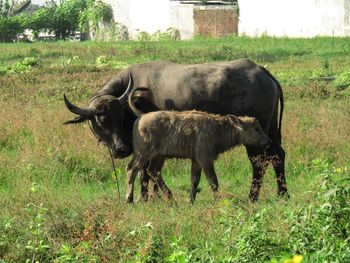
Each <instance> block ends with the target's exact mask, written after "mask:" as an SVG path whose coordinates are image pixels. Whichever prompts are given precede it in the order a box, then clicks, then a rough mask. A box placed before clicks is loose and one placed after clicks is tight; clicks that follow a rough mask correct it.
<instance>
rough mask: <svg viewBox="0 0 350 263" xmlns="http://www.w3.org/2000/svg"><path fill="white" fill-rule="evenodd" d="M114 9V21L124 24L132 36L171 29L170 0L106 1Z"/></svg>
mask: <svg viewBox="0 0 350 263" xmlns="http://www.w3.org/2000/svg"><path fill="white" fill-rule="evenodd" d="M104 1H105V2H106V3H108V4H110V5H111V6H112V8H113V13H114V20H115V21H117V22H119V23H122V24H124V25H125V26H126V27H127V28H128V29H129V33H130V34H131V35H135V34H137V32H139V31H146V32H148V33H154V32H156V31H157V30H162V31H165V30H166V29H167V28H169V0H148V1H146V0H104Z"/></svg>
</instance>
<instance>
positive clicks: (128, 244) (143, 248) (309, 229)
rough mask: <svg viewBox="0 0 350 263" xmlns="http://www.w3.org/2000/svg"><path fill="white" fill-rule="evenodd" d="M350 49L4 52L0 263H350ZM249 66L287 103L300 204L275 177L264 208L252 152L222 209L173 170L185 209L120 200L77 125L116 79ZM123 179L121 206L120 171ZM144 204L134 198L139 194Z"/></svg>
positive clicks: (234, 160) (113, 45)
mask: <svg viewBox="0 0 350 263" xmlns="http://www.w3.org/2000/svg"><path fill="white" fill-rule="evenodd" d="M349 54H350V39H349V38H314V39H288V38H268V37H263V38H248V37H225V38H220V39H202V38H198V39H194V40H192V41H181V42H180V41H179V42H83V43H73V42H58V43H35V44H0V91H1V96H0V207H1V209H0V211H1V212H0V262H294V263H297V262H301V261H302V262H325V261H327V262H350V189H349V182H350V181H349V180H350V172H349V171H350V156H349V155H350V154H349V153H350V122H349V120H350V107H349V105H350V88H349V86H350V56H349ZM241 57H247V58H249V59H251V60H253V61H255V62H257V63H259V64H261V65H264V66H266V67H267V68H268V69H269V70H270V71H271V72H272V73H273V74H274V76H276V78H277V79H278V80H279V81H280V83H281V85H282V88H283V91H284V95H285V111H284V119H283V146H284V148H285V150H286V152H287V156H286V175H287V185H288V189H289V192H290V194H291V198H290V200H281V199H277V198H276V179H275V176H274V174H273V172H272V169H270V170H268V172H267V174H266V176H265V178H264V183H263V187H262V191H261V196H260V199H259V201H258V202H257V203H256V204H250V203H249V202H248V192H249V187H250V182H251V167H250V163H249V161H248V158H247V157H246V154H245V150H244V148H242V147H241V148H236V149H234V150H233V151H230V152H228V153H225V154H223V155H222V156H221V157H220V158H219V160H218V161H217V163H216V170H217V173H218V179H219V184H220V188H219V189H220V190H221V192H222V193H223V195H227V196H230V197H227V198H224V197H223V198H222V199H220V200H218V201H214V200H213V197H212V193H211V190H210V187H209V184H208V183H207V181H206V180H205V179H204V178H203V179H202V180H201V183H200V188H201V191H200V193H199V194H198V197H197V200H196V203H195V204H194V205H193V206H190V205H189V202H188V195H189V187H190V175H189V174H190V166H189V161H186V160H169V161H167V163H166V165H165V168H164V171H163V177H164V179H165V181H166V183H167V184H168V186H169V187H170V189H172V190H173V193H174V196H175V199H176V204H173V205H171V204H169V203H167V202H166V201H165V200H162V199H156V200H153V201H151V202H148V203H137V204H134V205H127V204H124V202H123V200H119V199H118V196H117V191H116V182H115V179H114V175H113V172H112V167H111V162H110V159H109V154H108V151H107V149H105V148H104V147H103V146H99V145H97V141H96V139H95V138H94V137H93V135H92V134H91V132H90V130H89V128H88V126H87V124H83V125H76V126H63V125H62V123H63V122H64V121H66V120H68V119H70V118H71V117H72V114H71V113H70V112H68V110H67V109H66V108H65V106H64V103H63V93H66V94H67V95H68V96H69V98H71V100H72V101H74V102H76V103H77V104H79V105H86V103H87V101H88V98H89V97H90V96H91V95H92V94H93V93H94V92H96V91H97V90H99V89H100V88H101V87H102V85H103V84H104V83H105V82H106V81H107V80H109V79H110V78H112V77H113V76H114V75H115V74H116V73H117V72H118V71H119V70H120V69H122V68H124V67H127V66H128V65H131V64H134V63H139V62H143V61H151V60H159V59H166V60H171V61H175V62H179V63H200V62H209V61H214V60H233V59H237V58H241ZM128 160H129V159H128V158H127V159H125V160H117V161H116V165H117V174H118V178H119V180H120V182H119V184H120V186H121V192H122V195H123V196H124V185H125V182H124V181H125V178H124V177H125V175H124V167H125V165H126V163H127V161H128ZM136 191H137V190H136Z"/></svg>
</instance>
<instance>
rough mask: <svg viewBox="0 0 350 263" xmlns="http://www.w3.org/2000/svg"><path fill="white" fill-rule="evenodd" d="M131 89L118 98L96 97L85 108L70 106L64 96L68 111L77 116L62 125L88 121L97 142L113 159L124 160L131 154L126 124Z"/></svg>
mask: <svg viewBox="0 0 350 263" xmlns="http://www.w3.org/2000/svg"><path fill="white" fill-rule="evenodd" d="M130 89H131V80H129V85H128V87H127V89H126V91H125V92H124V94H123V95H121V96H120V97H118V98H117V97H115V96H112V95H103V94H100V95H96V96H94V97H93V98H92V99H91V100H90V103H89V106H88V107H87V108H81V107H78V106H75V105H74V104H72V103H71V102H70V101H69V100H68V99H67V97H66V96H65V95H64V102H65V104H66V107H67V108H68V110H69V111H71V112H72V113H74V114H77V115H78V116H77V117H76V118H75V119H73V120H69V121H67V122H65V123H64V124H74V123H80V122H84V121H88V122H89V125H90V128H91V131H92V132H93V134H94V135H95V137H96V138H97V139H98V141H99V142H101V143H103V144H105V145H106V146H108V147H109V149H110V150H111V152H112V155H113V157H114V158H124V157H126V156H129V155H130V154H131V153H132V143H131V130H130V129H131V128H130V127H132V125H130V124H129V123H128V122H131V121H132V122H133V121H134V119H133V120H128V118H130V116H126V115H127V114H128V111H127V96H128V94H129V92H130Z"/></svg>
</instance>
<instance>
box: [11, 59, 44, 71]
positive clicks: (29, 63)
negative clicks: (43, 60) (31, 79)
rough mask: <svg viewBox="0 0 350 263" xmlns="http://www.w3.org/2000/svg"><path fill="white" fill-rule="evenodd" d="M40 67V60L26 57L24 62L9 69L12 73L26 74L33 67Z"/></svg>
mask: <svg viewBox="0 0 350 263" xmlns="http://www.w3.org/2000/svg"><path fill="white" fill-rule="evenodd" d="M39 65H40V59H39V58H35V57H25V58H24V59H23V60H22V61H19V62H17V63H15V64H14V65H12V66H11V67H10V69H9V72H10V73H26V72H29V71H30V70H31V69H32V68H33V67H37V66H39Z"/></svg>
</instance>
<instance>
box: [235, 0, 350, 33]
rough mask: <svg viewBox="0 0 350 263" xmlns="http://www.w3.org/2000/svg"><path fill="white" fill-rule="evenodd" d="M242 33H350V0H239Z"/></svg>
mask: <svg viewBox="0 0 350 263" xmlns="http://www.w3.org/2000/svg"><path fill="white" fill-rule="evenodd" d="M239 7H240V16H239V26H238V27H239V34H240V35H243V34H244V35H249V36H260V35H263V34H266V35H272V36H289V37H313V36H332V35H333V34H334V35H335V36H348V35H349V33H350V21H349V11H350V10H349V9H350V8H349V7H350V4H349V0H264V1H261V0H240V1H239Z"/></svg>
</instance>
